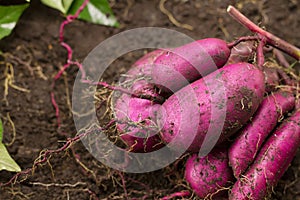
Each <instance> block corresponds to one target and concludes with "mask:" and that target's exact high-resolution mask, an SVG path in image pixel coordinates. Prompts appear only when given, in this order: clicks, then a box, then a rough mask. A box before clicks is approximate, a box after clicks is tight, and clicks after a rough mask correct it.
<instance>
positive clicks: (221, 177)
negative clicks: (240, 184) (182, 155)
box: [185, 148, 234, 199]
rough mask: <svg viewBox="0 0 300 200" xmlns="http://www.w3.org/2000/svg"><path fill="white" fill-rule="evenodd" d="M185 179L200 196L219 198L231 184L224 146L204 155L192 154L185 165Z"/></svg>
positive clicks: (231, 175) (230, 171) (232, 179)
mask: <svg viewBox="0 0 300 200" xmlns="http://www.w3.org/2000/svg"><path fill="white" fill-rule="evenodd" d="M185 179H186V181H187V182H188V183H189V185H190V187H191V188H192V189H193V191H194V192H195V193H196V194H197V195H198V196H199V197H200V198H207V199H210V198H213V199H219V198H220V197H221V196H224V195H226V190H224V188H226V187H228V186H230V185H232V184H233V181H234V177H233V172H232V169H231V168H230V167H229V165H228V152H227V149H226V148H216V149H214V150H213V151H212V152H210V153H209V154H208V155H207V156H205V157H198V155H197V154H194V155H192V156H191V157H190V158H189V159H188V160H187V162H186V165H185Z"/></svg>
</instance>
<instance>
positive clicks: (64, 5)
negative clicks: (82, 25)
mask: <svg viewBox="0 0 300 200" xmlns="http://www.w3.org/2000/svg"><path fill="white" fill-rule="evenodd" d="M41 1H42V3H43V4H45V5H46V6H49V7H51V8H54V9H56V10H59V11H60V12H62V13H64V14H67V12H68V10H69V8H70V6H71V4H72V3H73V0H41Z"/></svg>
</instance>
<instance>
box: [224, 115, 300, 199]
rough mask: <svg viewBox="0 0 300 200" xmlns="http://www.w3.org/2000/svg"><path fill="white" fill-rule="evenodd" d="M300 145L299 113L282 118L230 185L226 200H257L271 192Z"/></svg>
mask: <svg viewBox="0 0 300 200" xmlns="http://www.w3.org/2000/svg"><path fill="white" fill-rule="evenodd" d="M299 146H300V110H298V111H296V112H295V113H294V114H293V115H292V116H291V117H289V118H288V119H286V120H285V121H284V122H283V123H282V125H281V126H280V127H279V128H278V129H277V130H276V131H274V133H273V134H272V135H271V136H270V137H269V138H268V140H267V141H266V143H265V144H264V145H263V147H262V148H261V150H260V152H259V154H258V155H257V157H256V159H255V162H254V163H253V164H252V165H251V166H250V168H249V169H248V170H247V171H246V172H245V174H243V176H242V178H240V179H239V180H238V181H237V182H236V183H235V184H234V186H233V188H232V190H231V192H230V196H229V199H230V200H246V199H251V200H261V199H265V198H268V196H269V195H270V194H271V193H272V190H273V188H274V187H275V186H276V184H277V183H278V181H279V180H280V178H281V177H282V175H283V174H284V172H285V171H286V170H287V168H288V166H289V165H290V163H291V162H292V160H293V158H294V156H295V155H296V151H297V149H298V148H299Z"/></svg>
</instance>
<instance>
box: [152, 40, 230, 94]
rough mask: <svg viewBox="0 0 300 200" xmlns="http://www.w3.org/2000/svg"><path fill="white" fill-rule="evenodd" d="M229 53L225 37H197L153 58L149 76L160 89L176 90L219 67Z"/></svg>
mask: <svg viewBox="0 0 300 200" xmlns="http://www.w3.org/2000/svg"><path fill="white" fill-rule="evenodd" d="M229 55H230V49H229V48H228V47H227V44H226V42H225V41H223V40H220V39H217V38H207V39H202V40H198V41H195V42H192V43H189V44H186V45H184V46H181V47H177V48H174V49H170V50H169V51H165V52H164V53H163V54H162V55H160V56H159V57H157V59H156V60H155V61H154V64H155V66H154V67H153V72H152V79H153V81H154V83H156V84H157V85H160V88H161V89H162V90H163V91H172V92H175V91H177V90H179V89H180V88H182V87H183V86H185V85H187V84H188V83H189V82H193V81H195V80H197V79H199V78H201V77H202V76H206V75H207V74H209V73H211V72H213V71H215V70H216V69H218V68H220V67H222V66H223V65H224V64H225V63H226V61H227V59H228V57H229Z"/></svg>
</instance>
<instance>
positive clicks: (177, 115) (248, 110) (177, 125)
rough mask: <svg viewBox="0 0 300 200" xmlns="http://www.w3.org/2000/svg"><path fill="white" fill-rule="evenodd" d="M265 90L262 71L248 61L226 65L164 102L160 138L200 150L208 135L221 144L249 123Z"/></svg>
mask: <svg viewBox="0 0 300 200" xmlns="http://www.w3.org/2000/svg"><path fill="white" fill-rule="evenodd" d="M222 91H223V92H222ZM264 92H265V85H264V74H263V72H262V71H261V70H259V69H258V68H256V67H255V66H254V65H252V64H249V63H237V64H231V65H227V66H225V67H223V68H221V69H219V70H217V71H215V72H213V73H211V74H209V75H207V76H206V77H205V78H202V79H200V80H197V81H195V82H193V83H192V84H190V85H188V86H186V87H184V88H182V89H181V90H179V91H177V92H176V93H175V94H173V95H172V96H171V97H170V98H168V99H167V100H166V101H165V102H164V103H163V105H162V107H161V109H160V110H159V115H158V125H159V127H161V131H160V135H161V138H162V139H163V140H164V141H165V142H166V143H167V144H168V146H170V148H173V149H175V150H181V149H188V151H190V152H198V151H199V149H200V147H201V145H202V143H203V141H204V139H205V137H206V136H207V137H208V138H209V140H207V141H210V142H213V141H218V142H219V143H221V142H222V141H224V140H226V138H228V137H229V136H231V135H233V134H234V133H235V132H237V131H238V130H239V129H240V128H241V127H242V126H243V125H245V124H246V123H247V122H248V120H249V119H250V117H252V115H253V114H254V112H255V111H256V110H257V108H258V106H259V104H260V102H261V101H262V99H263V95H264ZM223 124H224V125H223ZM209 128H210V129H209ZM208 130H210V132H209V133H208ZM220 134H221V135H220Z"/></svg>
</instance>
